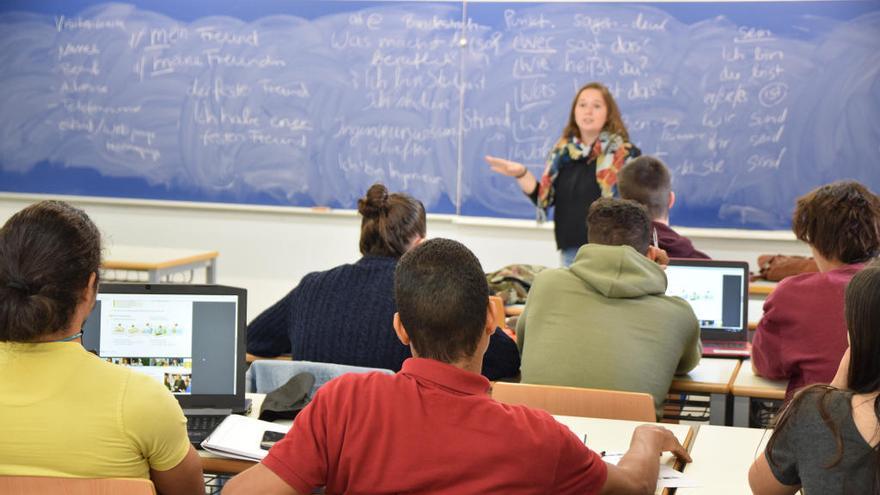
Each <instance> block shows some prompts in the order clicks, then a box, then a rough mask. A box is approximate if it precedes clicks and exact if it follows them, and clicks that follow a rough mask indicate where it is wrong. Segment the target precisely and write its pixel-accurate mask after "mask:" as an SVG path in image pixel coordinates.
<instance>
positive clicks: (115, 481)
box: [0, 476, 156, 495]
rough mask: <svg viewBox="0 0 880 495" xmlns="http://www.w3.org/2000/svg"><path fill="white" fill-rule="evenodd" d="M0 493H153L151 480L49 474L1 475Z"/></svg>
mask: <svg viewBox="0 0 880 495" xmlns="http://www.w3.org/2000/svg"><path fill="white" fill-rule="evenodd" d="M0 493H3V494H4V495H31V494H34V493H57V494H61V495H156V488H155V487H154V486H153V482H152V481H150V480H148V479H136V478H53V477H48V476H0Z"/></svg>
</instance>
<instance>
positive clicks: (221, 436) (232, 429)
mask: <svg viewBox="0 0 880 495" xmlns="http://www.w3.org/2000/svg"><path fill="white" fill-rule="evenodd" d="M289 429H290V426H289V425H280V424H276V423H270V422H268V421H260V420H259V419H254V418H249V417H247V416H241V415H238V414H232V415H230V416H228V417H227V418H226V419H224V420H223V422H222V423H220V425H219V426H217V428H216V429H215V430H214V432H213V433H211V434H210V435H209V436H208V438H206V439H205V440H204V441H203V442H202V448H203V449H205V450H206V451H208V452H211V453H214V454H217V455H219V456H223V457H231V458H233V459H244V460H246V461H261V460H263V458H264V457H266V454H268V453H269V451H268V450H263V449H262V448H260V441H261V440H262V439H263V433H265V432H266V431H277V432H280V433H287V431H288V430H289Z"/></svg>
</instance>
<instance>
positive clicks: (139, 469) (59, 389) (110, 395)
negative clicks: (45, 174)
mask: <svg viewBox="0 0 880 495" xmlns="http://www.w3.org/2000/svg"><path fill="white" fill-rule="evenodd" d="M100 261H101V238H100V234H99V232H98V229H97V228H96V227H95V224H93V223H92V221H91V220H90V219H89V217H88V216H87V215H86V214H85V212H83V211H82V210H79V209H77V208H74V207H72V206H70V205H68V204H66V203H64V202H60V201H43V202H40V203H36V204H34V205H31V206H29V207H27V208H25V209H24V210H22V211H20V212H18V213H16V214H15V215H13V216H12V217H11V218H10V219H9V220H8V221H7V222H6V224H5V225H4V226H3V228H2V229H0V476H3V475H19V476H56V477H81V478H109V477H114V478H115V477H119V478H150V479H151V480H152V481H153V483H155V485H156V489H157V491H158V492H159V493H161V494H163V495H169V494H171V495H177V494H181V495H182V494H196V493H204V486H203V480H202V468H201V462H200V460H199V457H198V454H197V453H196V452H195V450H194V449H193V448H192V446H190V444H189V440H188V438H187V436H186V419H185V418H184V416H183V413H182V411H181V410H180V406H179V405H178V404H177V401H176V400H175V399H174V397H173V396H172V395H171V393H170V392H169V391H168V390H167V389H166V388H165V387H164V386H163V385H162V383H160V382H158V381H156V380H155V379H153V378H151V377H149V376H147V375H143V374H140V373H136V372H133V371H131V370H130V369H127V368H123V367H121V366H118V365H114V364H111V363H108V362H104V361H102V360H101V359H99V358H98V357H97V356H95V355H93V354H90V353H89V352H87V351H86V350H85V349H83V347H82V345H81V340H80V337H81V336H82V330H81V329H82V325H83V323H84V322H85V319H86V317H87V316H88V315H89V312H90V311H91V309H92V307H93V306H94V304H95V294H96V292H97V287H98V283H97V278H98V267H99V265H100Z"/></svg>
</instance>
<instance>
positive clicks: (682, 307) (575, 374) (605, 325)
mask: <svg viewBox="0 0 880 495" xmlns="http://www.w3.org/2000/svg"><path fill="white" fill-rule="evenodd" d="M627 166H629V165H627ZM624 168H626V167H624ZM587 224H588V226H589V231H590V233H589V238H590V242H589V243H588V244H587V245H585V246H582V247H581V248H580V249H579V250H578V253H577V256H576V257H575V259H574V263H572V264H571V266H570V267H569V268H557V269H551V270H544V271H542V272H541V273H539V274H538V275H537V276H536V277H535V282H534V283H533V284H532V288H531V290H530V291H529V299H528V301H527V302H526V306H525V309H524V310H523V314H522V315H521V316H520V318H519V321H518V322H517V326H516V334H517V343H518V345H520V347H521V349H522V381H523V383H534V384H541V385H567V386H572V387H587V388H601V389H608V390H625V391H632V392H646V393H649V394H651V395H652V396H653V397H654V406H655V409H656V411H657V415H658V416H660V415H661V414H662V409H663V402H664V401H665V400H666V394H667V392H668V391H669V386H670V384H671V383H672V377H673V375H674V374H676V373H685V372H688V371H690V370H691V369H693V368H694V367H695V366H696V365H697V363H699V361H700V354H701V353H702V347H701V344H700V327H699V324H698V323H697V318H696V316H694V312H693V310H692V309H691V307H690V305H689V304H688V303H687V302H685V301H684V300H683V299H680V298H678V297H670V296H667V295H666V294H665V293H666V275H665V274H664V273H663V268H662V267H661V266H660V265H659V264H658V263H657V262H655V260H658V256H661V257H662V254H663V252H662V251H661V250H659V249H657V248H655V247H654V246H650V238H651V219H650V218H649V217H648V213H647V211H646V210H645V207H644V206H642V205H640V204H638V203H636V202H635V201H630V200H624V199H611V198H602V199H599V200H596V202H594V203H593V204H592V206H590V210H589V213H588V214H587Z"/></svg>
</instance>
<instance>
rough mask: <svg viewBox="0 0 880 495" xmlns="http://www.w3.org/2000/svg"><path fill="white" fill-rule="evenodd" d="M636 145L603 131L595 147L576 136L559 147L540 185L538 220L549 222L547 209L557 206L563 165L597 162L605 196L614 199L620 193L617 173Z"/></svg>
mask: <svg viewBox="0 0 880 495" xmlns="http://www.w3.org/2000/svg"><path fill="white" fill-rule="evenodd" d="M631 148H632V146H631V145H630V144H629V143H627V142H625V141H624V140H623V138H621V137H620V136H618V135H617V134H611V133H609V132H606V131H602V132H601V133H600V134H599V137H598V138H597V139H596V141H595V142H594V143H593V146H592V148H589V147H588V146H587V145H585V144H584V143H582V142H581V140H580V139H579V138H578V137H577V136H572V137H570V138H569V139H568V141H566V142H565V143H564V144H562V145H557V146H556V147H555V148H553V151H551V152H550V156H549V157H548V158H547V167H546V168H545V169H544V175H542V176H541V182H540V183H539V184H538V220H540V221H543V220H546V219H547V208H549V207H550V206H553V203H554V201H555V196H556V190H555V184H556V177H558V176H559V167H560V166H561V165H562V164H563V163H567V162H571V161H577V160H581V159H582V158H584V157H585V156H586V157H587V161H588V162H589V161H592V160H595V161H596V182H597V183H598V184H599V187H600V188H601V189H602V196H603V197H610V196H613V195H614V193H615V192H616V191H617V187H616V186H617V172H618V171H619V170H620V168H621V167H623V164H624V163H626V160H627V158H628V157H629V154H630V151H631Z"/></svg>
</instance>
